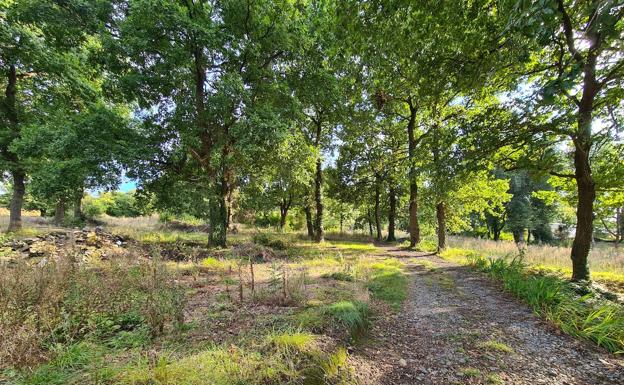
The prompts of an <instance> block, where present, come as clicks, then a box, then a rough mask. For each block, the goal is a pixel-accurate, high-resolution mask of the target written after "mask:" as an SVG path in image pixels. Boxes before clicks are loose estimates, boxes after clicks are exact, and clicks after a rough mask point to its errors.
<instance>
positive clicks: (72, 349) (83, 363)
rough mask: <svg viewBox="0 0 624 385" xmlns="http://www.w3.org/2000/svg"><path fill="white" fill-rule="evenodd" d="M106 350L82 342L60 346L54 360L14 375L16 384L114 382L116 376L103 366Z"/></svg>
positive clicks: (55, 384)
mask: <svg viewBox="0 0 624 385" xmlns="http://www.w3.org/2000/svg"><path fill="white" fill-rule="evenodd" d="M105 351H106V350H105V349H104V348H103V347H102V346H99V345H96V344H93V343H90V342H81V343H78V344H74V345H69V346H58V347H57V348H56V351H55V352H54V353H55V354H56V356H55V358H54V359H52V360H51V361H49V362H47V363H46V364H43V365H40V366H39V367H37V368H36V369H35V370H34V371H32V372H30V371H23V372H14V373H13V375H12V376H11V377H12V382H10V383H12V384H15V385H68V384H76V385H78V384H81V383H83V381H84V382H87V380H88V379H89V378H91V381H93V380H96V381H97V382H96V381H93V382H96V383H105V382H107V381H110V380H112V378H113V376H114V375H115V374H116V373H115V371H114V370H112V369H111V368H107V367H106V366H105V365H104V353H105Z"/></svg>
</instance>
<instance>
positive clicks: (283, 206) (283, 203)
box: [279, 194, 292, 230]
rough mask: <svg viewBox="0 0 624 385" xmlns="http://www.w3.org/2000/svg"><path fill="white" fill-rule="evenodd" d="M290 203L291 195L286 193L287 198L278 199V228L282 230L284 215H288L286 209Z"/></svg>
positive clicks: (284, 224) (284, 222) (284, 223)
mask: <svg viewBox="0 0 624 385" xmlns="http://www.w3.org/2000/svg"><path fill="white" fill-rule="evenodd" d="M291 203H292V195H291V194H289V195H288V199H286V198H282V200H281V201H280V223H279V228H280V230H284V226H286V217H287V216H288V210H289V209H290V205H291Z"/></svg>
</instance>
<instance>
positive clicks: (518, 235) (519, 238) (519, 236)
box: [512, 229, 524, 245]
mask: <svg viewBox="0 0 624 385" xmlns="http://www.w3.org/2000/svg"><path fill="white" fill-rule="evenodd" d="M512 234H513V238H514V242H515V243H516V244H517V245H519V244H521V243H523V242H524V229H514V230H512Z"/></svg>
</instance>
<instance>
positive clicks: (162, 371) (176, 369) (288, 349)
mask: <svg viewBox="0 0 624 385" xmlns="http://www.w3.org/2000/svg"><path fill="white" fill-rule="evenodd" d="M316 339H317V337H316V336H314V335H312V334H308V333H304V332H281V333H272V334H269V335H268V336H266V338H265V339H264V341H265V342H264V343H263V344H257V343H251V344H246V345H245V344H243V345H241V346H235V345H227V346H213V347H211V348H208V349H205V350H202V351H199V352H197V353H194V354H191V355H187V356H182V357H175V356H172V355H166V354H164V355H162V356H160V358H158V359H157V360H156V361H155V362H153V363H150V362H148V361H146V360H138V361H136V362H135V363H133V364H132V365H129V366H128V367H126V368H125V370H123V371H122V372H121V373H120V374H119V375H118V376H117V380H118V382H119V383H122V384H127V385H242V384H245V385H254V384H257V385H261V384H282V383H300V382H299V381H301V380H302V379H304V382H303V383H305V384H309V385H317V384H319V385H320V384H325V383H332V384H344V383H346V380H347V379H348V377H349V371H348V368H347V367H348V365H347V354H346V351H345V350H344V349H341V348H338V349H336V350H335V351H329V352H328V351H324V350H322V349H321V348H320V347H319V344H317V343H316Z"/></svg>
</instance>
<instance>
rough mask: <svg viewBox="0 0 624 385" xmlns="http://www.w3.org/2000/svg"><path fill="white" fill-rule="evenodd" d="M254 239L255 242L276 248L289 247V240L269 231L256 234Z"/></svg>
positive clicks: (284, 248) (283, 248)
mask: <svg viewBox="0 0 624 385" xmlns="http://www.w3.org/2000/svg"><path fill="white" fill-rule="evenodd" d="M252 241H253V243H255V244H258V245H262V246H266V247H270V248H272V249H274V250H286V249H287V248H288V247H289V244H288V242H286V241H285V240H283V239H281V238H278V237H275V236H272V235H270V234H267V233H258V234H254V236H253V237H252Z"/></svg>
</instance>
